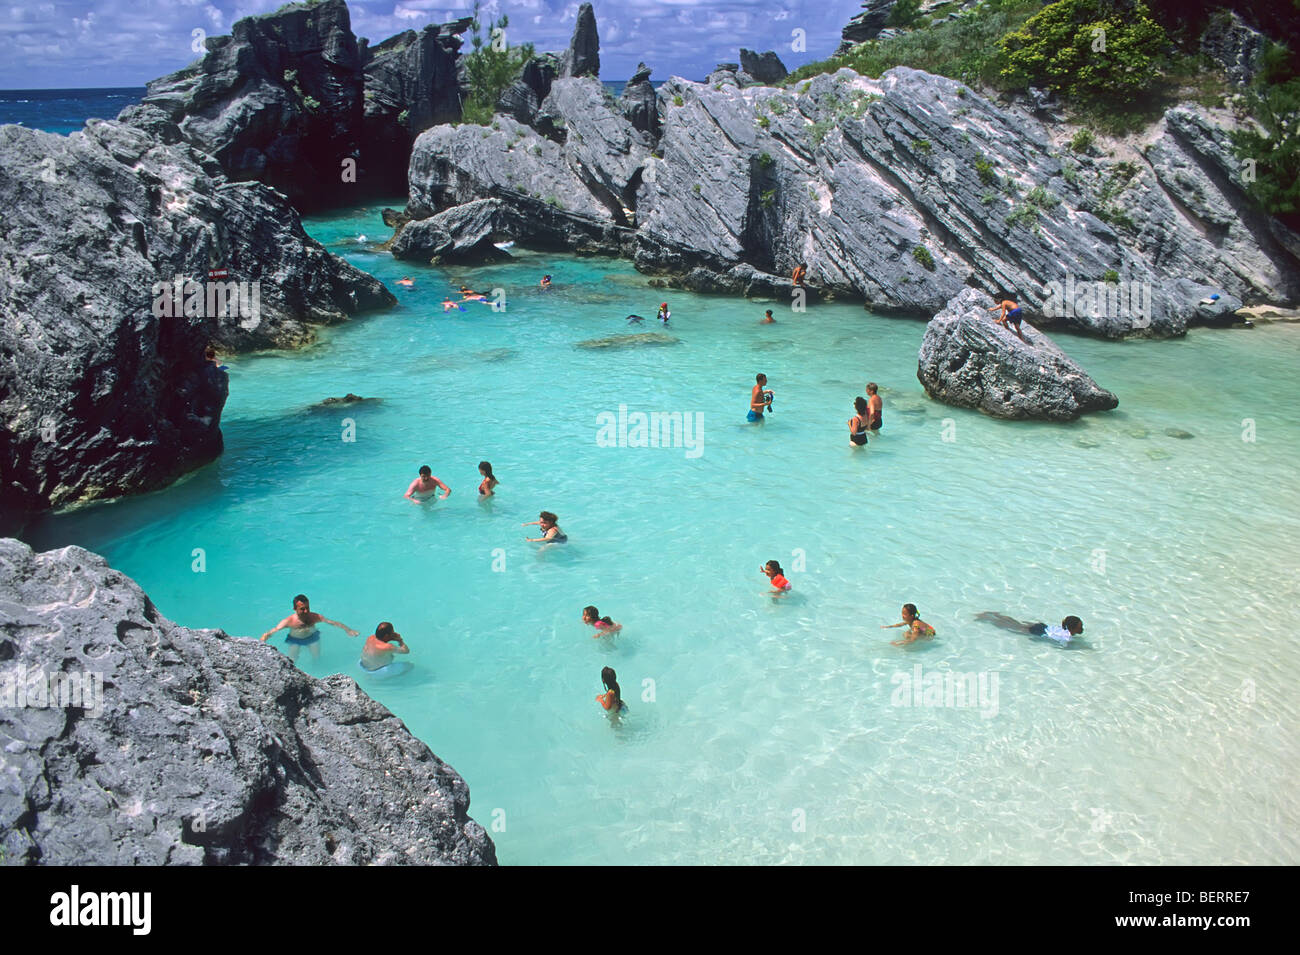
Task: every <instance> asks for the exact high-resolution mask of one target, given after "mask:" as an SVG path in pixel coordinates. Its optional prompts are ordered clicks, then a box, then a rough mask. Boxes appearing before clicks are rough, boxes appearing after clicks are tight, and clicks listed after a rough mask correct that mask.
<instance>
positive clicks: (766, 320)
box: [758, 308, 776, 325]
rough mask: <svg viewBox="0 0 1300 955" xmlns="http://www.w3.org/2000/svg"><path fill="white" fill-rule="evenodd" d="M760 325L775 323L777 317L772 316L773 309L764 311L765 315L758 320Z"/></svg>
mask: <svg viewBox="0 0 1300 955" xmlns="http://www.w3.org/2000/svg"><path fill="white" fill-rule="evenodd" d="M758 324H760V325H775V324H776V319H775V318H773V317H772V310H771V309H770V308H769V309H768V310H767V311H766V312H764V313H763V317H762V318H760V319H759V320H758Z"/></svg>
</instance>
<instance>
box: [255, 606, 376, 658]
mask: <svg viewBox="0 0 1300 955" xmlns="http://www.w3.org/2000/svg"><path fill="white" fill-rule="evenodd" d="M318 623H328V624H332V625H333V626H336V627H338V628H339V629H340V630H342V631H343V632H344V633H346V634H347V635H348V636H349V637H355V636H357V631H355V630H353V629H352V628H351V627H349V626H348V625H347V624H345V623H339V622H338V621H337V620H331V619H329V617H325V616H322V615H321V614H318V613H313V612H312V610H311V604H310V603H309V602H308V600H307V596H306V594H299V595H298V596H296V597H294V598H293V613H291V614H289V616H287V617H285V618H284V619H283V620H281V621H280V622H279V623H277V624H276V625H275V626H274V627H272V628H271V629H270V630H268V631H266V633H264V634H262V638H261V642H262V643H266V641H267V640H269V639H270V638H271V634H273V633H276V632H277V631H280V630H283V629H284V628H285V627H288V628H289V636H288V637H286V638H285V642H287V643H288V644H289V659H290V660H292V661H294V662H295V663H296V662H297V661H298V654H299V653H301V652H302V648H303V647H308V648H310V650H311V658H312V659H313V660H319V659H320V630H318V629H317V628H316V625H317V624H318Z"/></svg>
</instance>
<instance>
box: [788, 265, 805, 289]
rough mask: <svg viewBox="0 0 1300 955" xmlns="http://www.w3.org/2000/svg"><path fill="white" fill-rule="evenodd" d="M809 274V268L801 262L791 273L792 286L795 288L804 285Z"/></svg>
mask: <svg viewBox="0 0 1300 955" xmlns="http://www.w3.org/2000/svg"><path fill="white" fill-rule="evenodd" d="M807 274H808V266H807V265H805V264H804V263H803V262H800V263H799V264H798V265H796V266H795V267H794V271H793V272H791V273H790V284H791V285H795V286H800V285H803V280H804V276H806V275H807Z"/></svg>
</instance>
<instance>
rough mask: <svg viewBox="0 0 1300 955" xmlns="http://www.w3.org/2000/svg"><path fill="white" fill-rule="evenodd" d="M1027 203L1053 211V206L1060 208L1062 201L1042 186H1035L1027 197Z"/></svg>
mask: <svg viewBox="0 0 1300 955" xmlns="http://www.w3.org/2000/svg"><path fill="white" fill-rule="evenodd" d="M1025 201H1026V202H1028V203H1029V204H1030V205H1032V206H1034V207H1036V208H1038V209H1051V208H1052V207H1053V206H1059V205H1060V204H1061V200H1060V199H1058V198H1056V196H1054V195H1052V194H1051V193H1050V192H1048V191H1047V190H1046V189H1044V188H1043V187H1042V186H1034V188H1032V189H1030V190H1029V193H1028V194H1027V195H1026V196H1025Z"/></svg>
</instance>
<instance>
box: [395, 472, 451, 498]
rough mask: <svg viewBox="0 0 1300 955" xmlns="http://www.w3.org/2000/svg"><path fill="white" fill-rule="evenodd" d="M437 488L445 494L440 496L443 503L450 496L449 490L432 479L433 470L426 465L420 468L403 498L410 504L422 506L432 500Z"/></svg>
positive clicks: (435, 479)
mask: <svg viewBox="0 0 1300 955" xmlns="http://www.w3.org/2000/svg"><path fill="white" fill-rule="evenodd" d="M438 488H442V489H443V490H444V491H446V492H447V493H445V494H443V496H442V499H443V500H444V501H445V500H447V498H448V497H450V496H451V488H449V487H447V485H445V484H443V483H442V482H441V481H439V480H438V479H437V478H436V477H434V476H433V469H432V468H431V467H429V465H427V464H426V465H424V466H423V467H422V468H420V476H419V477H418V478H416V479H415V480H414V481H412V482H411V486H410V487H408V488H407V489H406V494H405V495H404V496H405V497H407V498H409V499H410V501H411V503H412V504H423V503H424V502H425V501H428V500H432V499H433V496H434V495H435V494H436V493H437V489H438Z"/></svg>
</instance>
